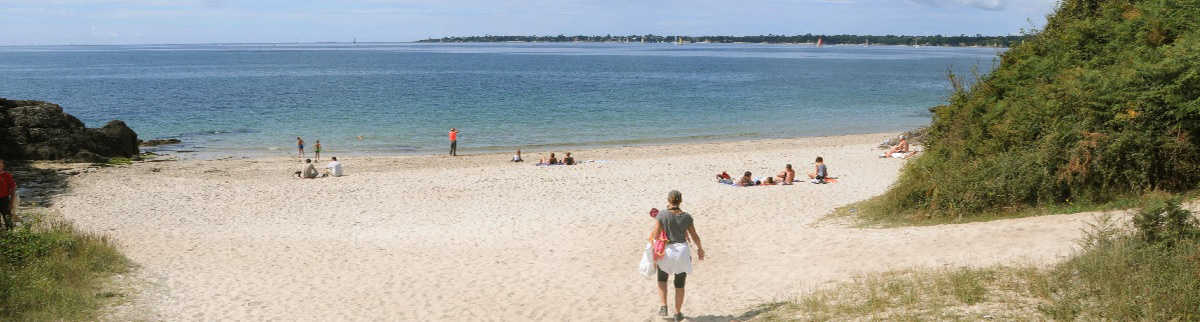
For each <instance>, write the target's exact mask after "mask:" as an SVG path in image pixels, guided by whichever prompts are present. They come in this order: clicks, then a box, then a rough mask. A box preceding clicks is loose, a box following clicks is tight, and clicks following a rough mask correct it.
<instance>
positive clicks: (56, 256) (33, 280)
mask: <svg viewBox="0 0 1200 322" xmlns="http://www.w3.org/2000/svg"><path fill="white" fill-rule="evenodd" d="M129 267H130V264H129V261H128V260H127V259H126V258H125V257H124V256H123V255H121V253H120V252H119V251H117V249H116V247H115V245H114V244H113V242H112V241H111V240H110V239H108V238H107V237H105V236H102V235H97V234H92V233H87V232H80V231H77V230H76V229H75V228H74V227H73V226H72V225H71V224H69V223H67V222H64V221H52V222H47V223H42V224H37V225H29V224H26V225H23V226H22V227H19V228H17V229H15V230H13V231H11V232H3V231H0V320H6V321H7V320H11V321H24V320H55V321H57V320H94V319H96V318H97V314H98V310H99V308H100V307H102V306H103V305H104V303H106V301H110V300H111V299H112V298H119V297H122V296H123V295H121V294H120V293H115V292H112V291H107V290H104V289H103V286H104V285H105V284H106V282H107V281H108V278H109V277H111V276H112V275H113V274H118V273H124V272H126V271H127V270H128V269H129Z"/></svg>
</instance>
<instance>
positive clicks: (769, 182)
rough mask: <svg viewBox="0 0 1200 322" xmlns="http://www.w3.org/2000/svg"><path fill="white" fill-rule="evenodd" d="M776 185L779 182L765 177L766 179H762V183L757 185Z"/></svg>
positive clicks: (773, 178)
mask: <svg viewBox="0 0 1200 322" xmlns="http://www.w3.org/2000/svg"><path fill="white" fill-rule="evenodd" d="M777 184H779V181H775V177H766V178H763V179H762V183H760V184H759V185H760V186H774V185H777Z"/></svg>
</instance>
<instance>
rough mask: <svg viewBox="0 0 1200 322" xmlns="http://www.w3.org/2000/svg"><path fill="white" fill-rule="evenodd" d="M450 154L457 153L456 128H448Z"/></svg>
mask: <svg viewBox="0 0 1200 322" xmlns="http://www.w3.org/2000/svg"><path fill="white" fill-rule="evenodd" d="M450 155H455V156H456V155H458V129H455V128H450Z"/></svg>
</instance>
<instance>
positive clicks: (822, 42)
mask: <svg viewBox="0 0 1200 322" xmlns="http://www.w3.org/2000/svg"><path fill="white" fill-rule="evenodd" d="M817 47H825V39H822V38H821V37H817Z"/></svg>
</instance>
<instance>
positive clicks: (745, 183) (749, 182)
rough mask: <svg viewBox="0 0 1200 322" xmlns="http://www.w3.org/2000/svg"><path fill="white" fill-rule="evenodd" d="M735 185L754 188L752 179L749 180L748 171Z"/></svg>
mask: <svg viewBox="0 0 1200 322" xmlns="http://www.w3.org/2000/svg"><path fill="white" fill-rule="evenodd" d="M737 185H738V186H739V187H752V186H754V179H751V178H750V171H746V174H745V175H743V176H742V178H741V179H738V182H737Z"/></svg>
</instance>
